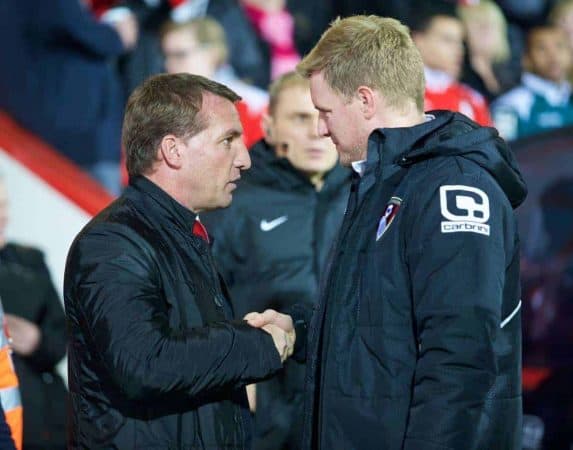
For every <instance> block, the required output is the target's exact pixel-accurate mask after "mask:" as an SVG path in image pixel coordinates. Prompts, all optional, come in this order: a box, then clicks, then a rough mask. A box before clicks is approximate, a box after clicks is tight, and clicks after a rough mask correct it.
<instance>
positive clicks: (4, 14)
mask: <svg viewBox="0 0 573 450" xmlns="http://www.w3.org/2000/svg"><path fill="white" fill-rule="evenodd" d="M362 13H366V14H377V15H382V16H391V17H396V18H398V19H400V20H401V21H403V22H404V23H406V24H407V25H408V26H409V27H410V30H411V33H412V36H413V39H414V41H415V43H416V45H417V47H418V48H419V50H420V52H421V55H422V58H423V61H424V64H425V76H426V96H425V105H426V110H433V109H450V110H455V111H459V112H461V113H463V114H465V115H467V116H468V117H470V118H472V119H473V120H475V121H476V122H478V123H480V124H481V125H491V126H494V127H496V128H497V129H498V131H499V133H500V134H501V136H502V137H504V138H505V139H507V140H509V141H516V142H517V143H519V141H520V140H522V139H523V138H528V137H530V136H533V135H540V134H543V133H544V132H547V131H549V130H554V129H558V128H564V127H567V126H571V125H573V100H572V92H571V82H573V0H498V1H493V0H481V1H480V0H473V1H472V0H464V1H462V0H460V1H455V0H451V1H447V0H441V1H438V0H436V1H428V0H352V1H350V0H315V1H308V0H306V1H305V0H211V1H209V0H51V1H49V2H47V1H44V0H19V1H17V2H14V1H4V2H0V41H1V42H2V43H3V45H2V46H1V47H0V60H1V61H3V62H4V63H3V65H2V68H1V69H0V110H3V111H4V112H6V113H8V114H9V115H10V116H11V117H13V118H14V119H15V120H16V121H17V122H18V123H20V124H21V125H22V126H23V127H24V128H26V129H28V130H29V131H31V132H33V133H34V134H36V135H38V136H40V137H41V138H42V139H43V140H45V141H46V142H47V143H49V144H51V145H52V146H53V147H54V148H55V149H56V150H58V151H59V152H61V153H62V154H63V155H65V156H66V157H68V158H69V159H71V160H72V161H73V162H75V163H76V164H77V165H78V166H80V167H81V168H83V169H85V170H86V171H88V172H89V173H90V174H91V175H92V176H93V177H94V178H95V179H97V180H98V181H100V182H101V183H102V184H103V185H104V186H105V187H106V188H107V189H108V190H109V191H110V192H111V193H112V194H119V193H120V191H121V189H122V186H123V184H124V182H125V180H123V181H122V151H121V124H122V115H123V109H124V106H125V102H126V100H127V97H128V96H129V94H130V93H131V92H132V91H133V89H134V88H135V87H136V86H137V85H139V84H140V83H141V82H142V81H143V80H144V79H146V78H147V77H149V76H150V75H152V74H156V73H161V72H169V73H179V72H187V73H193V74H198V75H202V76H205V77H208V78H211V79H214V80H216V81H219V82H221V83H223V84H226V85H227V86H229V87H230V88H231V89H233V90H234V91H236V92H237V93H238V94H239V95H240V96H241V97H242V101H241V102H240V103H239V104H238V108H239V113H240V117H241V121H242V122H243V127H244V139H245V141H246V144H247V145H248V146H252V145H253V144H255V143H256V142H257V141H259V139H261V138H262V137H263V136H264V134H265V130H264V129H263V125H262V124H263V123H264V121H263V120H262V119H263V117H264V116H265V114H266V113H267V111H268V103H269V93H268V89H269V85H270V84H271V82H272V81H273V80H276V79H277V78H279V77H280V76H281V75H283V74H285V73H287V72H289V71H292V70H293V69H294V68H295V66H296V64H297V63H298V62H299V61H300V59H301V56H302V55H304V54H306V53H307V52H308V51H309V50H310V49H311V48H312V46H313V45H314V44H315V43H316V41H317V40H318V38H319V37H320V35H321V33H322V32H323V30H324V29H325V28H326V26H327V25H328V24H329V23H330V22H331V21H332V20H335V19H336V17H338V16H348V15H352V14H362ZM309 104H310V103H309ZM561 183H562V184H563V183H564V185H563V186H561V185H559V186H557V185H556V186H553V187H552V189H556V190H558V191H559V193H560V194H559V195H557V194H555V193H553V194H552V191H550V190H548V191H547V192H546V193H545V194H544V197H543V198H542V200H543V199H545V204H546V205H547V207H546V208H545V210H544V213H545V214H546V215H547V216H550V217H557V220H556V222H560V221H561V222H562V221H563V220H570V222H571V223H572V224H573V221H571V217H570V215H569V216H567V215H565V216H564V215H560V216H553V215H552V214H553V213H551V214H549V212H548V211H550V212H551V211H554V210H555V209H559V208H561V209H559V211H561V212H563V211H566V214H571V213H570V211H573V206H571V205H572V203H571V202H572V201H571V198H572V197H571V195H570V192H571V181H570V180H568V181H562V182H561ZM0 184H1V183H0ZM563 193H565V194H563ZM4 197H5V194H4V191H3V188H2V186H0V203H1V202H2V199H3V198H4ZM559 201H561V202H563V204H560V205H557V206H555V203H556V202H559ZM563 205H564V206H563ZM551 208H553V209H551ZM564 214H565V213H564ZM567 223H569V222H567ZM557 225H558V224H556V226H557ZM2 227H3V224H2ZM557 228H559V227H557ZM560 230H563V227H560V228H559V230H558V231H559V232H561V231H560ZM1 231H2V230H1V229H0V269H1V270H0V280H1V283H0V294H1V296H2V301H3V303H4V309H5V312H6V316H7V325H8V327H9V329H10V331H11V332H12V334H13V338H14V350H15V361H16V364H15V365H16V370H17V372H18V375H19V377H20V384H21V390H22V392H23V395H22V402H23V406H24V421H25V423H28V424H31V425H29V426H28V427H24V448H28V449H32V448H43V449H46V448H54V449H55V448H64V441H63V440H64V438H63V436H64V419H63V417H64V412H63V410H62V408H57V406H58V405H63V403H64V400H63V398H64V396H65V388H64V386H63V382H62V380H61V379H60V378H59V376H58V375H57V373H56V371H55V366H56V363H57V362H58V360H59V359H61V357H62V356H63V354H64V351H65V337H64V318H63V311H62V310H61V306H60V303H59V301H58V298H57V294H56V293H55V290H54V288H53V286H52V284H51V282H50V279H49V274H48V273H47V269H46V267H45V264H44V262H43V258H42V255H41V254H40V253H38V252H36V251H35V250H33V249H26V248H21V247H19V246H17V245H15V244H11V243H7V242H4V241H3V240H2V233H1ZM560 239H561V241H560V242H559V245H558V248H559V249H564V250H559V251H557V250H556V251H555V253H559V255H560V258H561V259H559V260H558V262H559V264H561V266H559V270H557V271H556V273H557V272H558V273H559V277H558V279H555V280H550V281H551V282H550V283H549V284H546V285H544V286H541V285H540V284H539V283H537V284H536V283H533V282H529V284H527V283H525V288H526V289H525V290H526V293H525V294H527V295H530V297H531V298H532V299H533V300H534V301H535V299H536V298H538V297H539V296H540V295H541V296H542V295H557V294H555V292H556V291H559V292H560V293H559V294H558V295H560V296H561V297H563V296H566V297H567V298H571V294H570V292H571V281H570V280H571V269H570V267H571V264H570V262H569V261H570V259H569V258H570V256H569V255H570V253H571V233H567V232H566V233H565V236H561V238H560ZM536 267H537V266H536ZM528 268H531V266H527V267H526V269H528ZM536 270H537V269H536ZM530 272H532V271H530ZM535 273H536V274H538V273H539V271H537V272H535ZM563 273H566V274H567V275H568V277H569V278H567V279H568V280H569V284H568V285H567V286H564V285H563V278H562V277H561V275H563ZM535 276H538V275H535ZM1 277H3V278H1ZM533 278H535V277H532V279H533ZM32 279H35V280H36V281H34V282H33V283H30V280H32ZM526 281H527V280H526ZM547 290H552V291H551V292H552V294H551V293H550V294H547V293H546V292H545V291H547ZM528 292H529V293H528ZM544 292H545V294H544ZM525 294H524V295H525ZM536 295H537V296H538V297H535V296H536ZM32 299H33V300H32ZM24 300H25V301H24ZM526 319H527V317H526ZM568 329H569V328H567V329H564V330H562V334H563V335H564V336H570V331H568ZM38 330H41V332H39V331H38ZM530 330H533V325H532V328H530ZM527 332H529V331H528V330H526V333H527ZM22 342H24V343H23V344H22ZM526 345H527V340H526ZM570 374H571V371H570V369H567V370H566V371H565V372H559V373H558V376H559V377H562V378H563V380H564V381H563V384H565V383H566V382H567V381H566V380H567V379H569V378H568V377H569V376H570ZM556 395H557V396H559V395H558V394H556ZM532 398H533V400H532V401H531V402H530V404H529V406H530V407H531V408H533V409H535V407H536V404H535V402H536V401H538V400H536V398H535V397H532ZM571 404H573V402H570V403H567V408H568V409H567V410H566V411H565V412H563V413H560V414H562V415H561V416H560V417H563V414H565V415H566V417H569V422H568V423H571V422H573V412H572V411H573V407H571V406H570V405H571ZM527 405H528V404H527V403H526V406H527ZM539 408H541V409H543V407H539ZM539 408H538V409H539ZM548 417H551V414H549V413H548ZM556 420H557V421H558V420H560V418H557V419H556ZM549 432H551V430H549ZM556 433H559V432H556ZM555 439H556V441H555V442H558V443H559V442H561V441H560V440H559V439H560V437H557V438H555ZM567 439H568V440H569V442H571V441H573V438H572V437H571V436H568V437H567ZM50 445H52V447H50ZM558 445H559V444H555V446H551V447H547V448H561V447H558ZM532 448H533V447H532Z"/></svg>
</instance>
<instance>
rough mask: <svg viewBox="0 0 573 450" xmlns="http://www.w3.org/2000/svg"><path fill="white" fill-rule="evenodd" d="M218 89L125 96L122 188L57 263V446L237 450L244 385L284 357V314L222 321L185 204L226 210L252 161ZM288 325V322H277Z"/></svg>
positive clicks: (168, 86)
mask: <svg viewBox="0 0 573 450" xmlns="http://www.w3.org/2000/svg"><path fill="white" fill-rule="evenodd" d="M238 99H239V97H238V96H237V95H236V94H235V93H234V92H232V91H230V90H229V89H228V88H226V87H225V86H223V85H220V84H218V83H216V82H213V81H210V80H207V79H205V78H203V77H199V76H194V75H188V74H175V75H159V76H156V77H153V78H150V79H149V80H147V81H146V82H145V83H144V84H143V85H142V86H141V87H139V88H138V89H136V91H135V92H134V93H133V94H132V96H131V97H130V100H129V102H128V105H127V109H126V114H125V122H124V131H123V133H124V134H123V140H124V145H125V149H126V155H127V167H128V172H129V175H130V184H129V187H128V188H127V189H126V191H125V192H124V194H123V195H122V196H121V197H120V198H119V199H118V200H117V201H115V202H114V203H112V204H111V205H110V206H109V207H108V208H107V209H105V210H104V211H103V212H101V213H100V214H99V215H98V216H96V217H95V218H94V219H93V220H92V221H91V222H90V223H89V224H88V225H87V226H86V227H85V228H84V229H83V230H82V231H81V233H80V234H79V235H78V237H77V238H76V240H75V241H74V243H73V244H72V247H71V249H70V252H69V255H68V260H67V264H66V274H65V281H64V299H65V306H66V316H67V321H68V330H69V336H70V342H69V382H70V395H71V405H70V406H71V409H70V414H69V420H70V431H69V441H68V443H69V448H74V449H75V448H121V449H128V448H149V449H166V448H174V449H181V450H182V449H189V448H197V449H222V448H228V449H231V448H232V449H248V448H249V446H250V423H249V422H250V414H249V411H248V405H247V396H246V391H245V385H246V384H249V383H252V382H256V381H259V380H262V379H264V378H265V377H268V376H270V375H272V374H273V373H275V372H276V371H277V370H278V369H280V367H281V365H282V364H281V363H282V362H283V361H284V360H285V359H286V357H287V356H288V355H290V354H291V353H292V346H293V342H294V332H293V330H292V322H290V319H289V318H288V317H286V316H285V317H284V319H285V320H284V323H283V327H284V328H285V329H286V330H287V331H283V329H281V328H279V327H277V326H270V327H266V328H265V329H264V330H260V329H256V328H253V327H251V326H250V325H248V324H247V323H246V322H244V321H240V320H239V321H235V320H233V310H232V306H231V303H230V299H229V297H228V295H227V292H226V289H225V287H224V285H223V284H222V282H221V278H220V276H219V275H218V274H217V272H216V270H215V267H214V265H213V258H212V255H211V251H210V248H209V243H208V241H209V237H208V234H207V232H206V230H205V228H204V226H203V225H202V224H201V223H200V222H199V221H198V218H197V213H198V212H200V211H205V210H209V209H213V208H219V207H225V206H228V205H229V203H230V202H231V199H232V195H233V190H234V189H235V188H236V183H237V182H238V180H239V178H240V174H241V171H242V170H245V169H248V168H249V166H250V158H249V154H248V152H247V150H246V148H245V146H244V144H243V143H242V140H241V131H242V129H241V124H240V121H239V116H238V113H237V110H236V108H235V105H234V102H236V101H237V100H238ZM285 324H286V325H285Z"/></svg>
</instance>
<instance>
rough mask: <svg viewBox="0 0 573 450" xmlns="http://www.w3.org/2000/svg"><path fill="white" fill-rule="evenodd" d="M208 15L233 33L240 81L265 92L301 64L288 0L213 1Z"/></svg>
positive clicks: (232, 48)
mask: <svg viewBox="0 0 573 450" xmlns="http://www.w3.org/2000/svg"><path fill="white" fill-rule="evenodd" d="M208 14H209V15H211V16H213V17H215V18H216V19H217V20H218V21H219V22H220V23H221V24H222V26H223V27H224V28H225V30H227V32H228V33H229V40H228V45H229V57H230V62H231V65H232V66H233V67H234V68H235V70H236V71H237V74H238V76H239V77H240V78H242V79H243V80H245V81H246V82H248V83H252V84H254V85H256V86H258V87H259V88H261V89H267V87H268V86H269V84H270V82H271V81H272V80H273V79H275V78H276V77H278V76H280V75H281V74H283V73H285V72H288V71H290V70H292V69H294V67H295V66H296V63H297V62H298V61H299V60H300V55H299V51H298V50H297V48H296V47H295V25H296V24H295V21H294V17H293V13H292V12H291V11H290V10H289V9H288V8H287V1H286V0H245V1H237V0H219V1H216V2H215V1H211V2H210V4H209V9H208Z"/></svg>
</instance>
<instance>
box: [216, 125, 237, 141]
mask: <svg viewBox="0 0 573 450" xmlns="http://www.w3.org/2000/svg"><path fill="white" fill-rule="evenodd" d="M242 135H243V130H240V129H238V128H230V129H228V130H227V131H225V132H224V133H222V134H221V136H220V137H219V140H223V139H227V138H230V137H232V138H238V137H241V136H242Z"/></svg>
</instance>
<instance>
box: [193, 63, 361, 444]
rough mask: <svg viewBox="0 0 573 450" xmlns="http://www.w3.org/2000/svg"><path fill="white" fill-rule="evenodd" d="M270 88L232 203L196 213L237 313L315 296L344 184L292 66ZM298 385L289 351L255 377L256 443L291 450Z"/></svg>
mask: <svg viewBox="0 0 573 450" xmlns="http://www.w3.org/2000/svg"><path fill="white" fill-rule="evenodd" d="M269 91H270V103H269V114H268V116H265V117H264V121H263V122H264V127H263V128H264V130H265V138H264V140H261V141H259V142H258V143H257V144H255V145H254V146H253V148H252V149H251V150H250V155H251V158H252V161H253V167H252V168H251V170H249V171H248V172H247V173H246V175H245V179H244V183H243V184H242V185H241V187H240V188H239V189H238V190H237V193H236V195H235V198H234V200H233V204H232V205H231V206H230V207H229V208H227V209H221V210H218V211H215V212H213V213H211V214H208V215H206V216H204V217H203V220H204V221H205V222H206V223H207V224H208V225H209V226H208V228H209V230H210V231H211V232H212V233H213V235H214V238H215V239H214V244H213V253H214V255H215V259H216V261H217V265H218V267H219V268H220V269H221V272H222V274H223V277H224V278H225V280H226V281H227V284H228V286H229V289H230V291H231V294H232V298H233V302H234V306H235V310H236V311H238V312H239V313H240V315H243V314H246V313H248V312H249V311H264V310H265V309H267V308H273V309H276V310H278V311H286V310H288V309H289V308H290V307H291V306H293V305H294V304H295V303H297V302H302V303H304V304H305V305H307V306H308V307H310V308H312V306H314V305H315V304H316V303H317V300H318V285H319V281H320V276H321V274H322V273H324V266H325V263H326V259H327V253H328V250H329V248H330V247H331V245H332V242H333V241H334V239H335V236H336V233H337V231H338V228H339V226H340V223H341V222H342V218H343V216H344V208H345V206H346V200H347V198H348V193H349V187H350V171H349V170H348V169H345V168H342V167H340V166H339V165H338V164H337V160H338V154H337V153H336V149H335V148H334V145H333V144H332V141H331V140H330V139H329V138H325V137H321V136H318V134H317V120H318V112H317V111H316V110H315V109H314V105H313V104H312V100H311V98H310V89H309V82H308V80H307V79H306V78H303V77H301V76H300V75H299V74H297V73H296V72H290V73H287V74H285V75H283V76H281V77H280V78H278V79H277V80H276V81H275V82H274V83H273V84H272V85H271V87H270V89H269ZM303 388H304V365H302V364H300V363H297V362H296V361H294V360H292V359H291V360H289V361H288V362H287V363H286V364H285V367H284V370H282V371H280V372H279V373H278V374H277V375H276V376H275V377H273V378H272V379H271V380H268V381H265V382H264V383H259V384H257V394H256V414H255V441H254V447H255V448H256V449H273V450H277V449H297V448H298V438H299V436H300V431H301V424H300V419H301V418H302V405H303Z"/></svg>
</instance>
